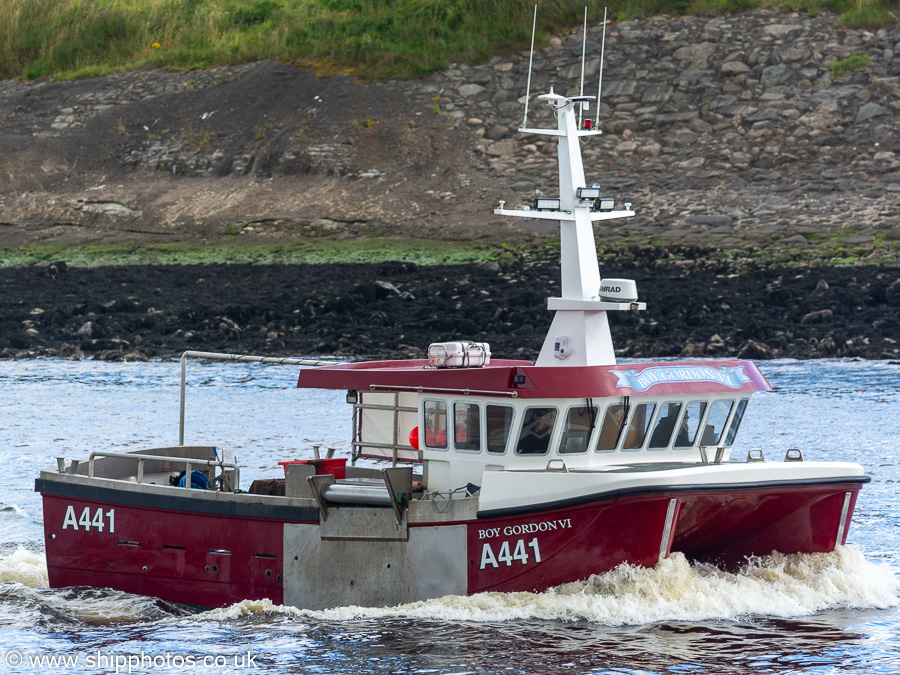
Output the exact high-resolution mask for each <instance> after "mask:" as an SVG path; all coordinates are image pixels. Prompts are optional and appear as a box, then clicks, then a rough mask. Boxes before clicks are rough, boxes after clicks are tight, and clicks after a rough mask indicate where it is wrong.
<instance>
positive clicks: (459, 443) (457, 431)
mask: <svg viewBox="0 0 900 675" xmlns="http://www.w3.org/2000/svg"><path fill="white" fill-rule="evenodd" d="M453 445H454V447H455V448H456V449H457V450H466V451H469V452H480V451H481V410H480V409H479V407H478V404H477V403H454V404H453Z"/></svg>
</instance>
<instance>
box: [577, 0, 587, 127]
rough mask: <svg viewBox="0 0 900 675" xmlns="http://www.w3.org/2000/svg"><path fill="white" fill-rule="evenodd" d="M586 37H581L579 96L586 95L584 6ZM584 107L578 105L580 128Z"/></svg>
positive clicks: (585, 11)
mask: <svg viewBox="0 0 900 675" xmlns="http://www.w3.org/2000/svg"><path fill="white" fill-rule="evenodd" d="M583 35H584V37H582V39H581V89H580V90H579V92H578V95H579V96H584V55H585V53H586V52H587V7H585V8H584V34H583ZM581 114H582V107H581V106H580V105H579V106H578V128H579V129H580V128H581Z"/></svg>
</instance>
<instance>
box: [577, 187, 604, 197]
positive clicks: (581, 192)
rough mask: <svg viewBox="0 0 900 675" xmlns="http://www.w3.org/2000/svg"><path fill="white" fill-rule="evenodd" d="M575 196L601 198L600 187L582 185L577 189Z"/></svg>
mask: <svg viewBox="0 0 900 675" xmlns="http://www.w3.org/2000/svg"><path fill="white" fill-rule="evenodd" d="M575 196H576V197H578V199H600V188H598V187H580V188H578V189H577V190H575Z"/></svg>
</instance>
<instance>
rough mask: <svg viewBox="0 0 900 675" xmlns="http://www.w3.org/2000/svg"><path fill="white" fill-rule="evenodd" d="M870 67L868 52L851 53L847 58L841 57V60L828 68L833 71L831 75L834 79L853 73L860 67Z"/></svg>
mask: <svg viewBox="0 0 900 675" xmlns="http://www.w3.org/2000/svg"><path fill="white" fill-rule="evenodd" d="M868 67H869V55H868V54H851V55H850V56H848V57H847V58H846V59H841V60H840V61H835V62H834V63H832V64H831V65H830V66H828V69H829V70H830V71H831V76H832V77H833V78H834V79H836V80H837V79H839V78H841V77H843V76H844V75H846V74H847V73H851V72H853V71H854V70H859V69H860V68H868Z"/></svg>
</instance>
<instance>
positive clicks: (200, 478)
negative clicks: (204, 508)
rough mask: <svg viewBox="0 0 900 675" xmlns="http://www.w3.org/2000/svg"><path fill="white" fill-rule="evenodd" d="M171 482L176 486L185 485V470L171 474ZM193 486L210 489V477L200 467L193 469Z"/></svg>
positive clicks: (199, 488)
mask: <svg viewBox="0 0 900 675" xmlns="http://www.w3.org/2000/svg"><path fill="white" fill-rule="evenodd" d="M169 483H170V484H172V485H174V486H176V487H184V471H182V472H181V473H179V474H174V473H173V474H172V475H171V476H169ZM191 488H192V489H194V490H208V489H209V478H207V477H206V474H205V473H203V472H202V471H200V470H199V469H194V470H193V471H191Z"/></svg>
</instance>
